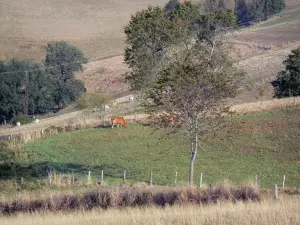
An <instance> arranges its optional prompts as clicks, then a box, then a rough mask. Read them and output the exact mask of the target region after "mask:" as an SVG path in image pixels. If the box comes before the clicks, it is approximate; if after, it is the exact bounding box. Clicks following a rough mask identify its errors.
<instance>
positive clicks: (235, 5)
mask: <svg viewBox="0 0 300 225" xmlns="http://www.w3.org/2000/svg"><path fill="white" fill-rule="evenodd" d="M179 4H180V3H179V1H178V0H170V1H169V2H168V3H167V4H166V6H165V9H167V10H173V9H174V8H176V7H177V6H178V5H179ZM199 4H200V3H199ZM284 8H285V0H206V1H205V2H204V3H203V4H202V9H201V11H202V13H209V12H214V11H216V10H217V9H224V10H232V11H233V12H234V15H235V17H236V22H237V24H238V25H239V26H249V25H251V24H252V23H253V21H260V20H266V19H268V18H269V17H270V16H272V15H274V14H277V13H280V12H281V11H282V10H283V9H284Z"/></svg>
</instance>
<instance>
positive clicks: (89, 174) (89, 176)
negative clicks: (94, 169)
mask: <svg viewBox="0 0 300 225" xmlns="http://www.w3.org/2000/svg"><path fill="white" fill-rule="evenodd" d="M87 184H88V185H90V184H91V171H90V170H89V173H88V178H87Z"/></svg>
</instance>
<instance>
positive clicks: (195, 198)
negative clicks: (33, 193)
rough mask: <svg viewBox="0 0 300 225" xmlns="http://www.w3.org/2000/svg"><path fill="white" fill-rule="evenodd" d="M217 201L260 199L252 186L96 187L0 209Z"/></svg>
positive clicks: (85, 207)
mask: <svg viewBox="0 0 300 225" xmlns="http://www.w3.org/2000/svg"><path fill="white" fill-rule="evenodd" d="M219 201H232V202H237V201H260V192H259V190H258V189H257V188H255V187H253V186H243V187H229V186H216V187H215V188H211V189H210V188H201V189H195V188H166V187H165V188H144V189H134V188H131V189H129V188H119V189H116V190H112V188H110V189H109V190H101V189H100V190H95V191H91V192H87V193H86V194H84V195H83V196H77V195H64V196H59V197H54V198H48V199H45V200H35V201H15V202H12V203H0V213H2V214H13V213H18V212H35V211H70V210H79V209H80V210H90V209H94V208H111V207H136V206H151V205H155V206H160V207H164V206H166V205H180V204H187V203H190V204H210V203H217V202H219Z"/></svg>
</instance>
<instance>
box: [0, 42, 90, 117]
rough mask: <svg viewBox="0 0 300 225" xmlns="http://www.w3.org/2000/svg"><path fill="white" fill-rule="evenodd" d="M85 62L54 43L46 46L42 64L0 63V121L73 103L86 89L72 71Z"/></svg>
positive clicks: (71, 48)
mask: <svg viewBox="0 0 300 225" xmlns="http://www.w3.org/2000/svg"><path fill="white" fill-rule="evenodd" d="M86 61H87V60H86V58H85V57H84V55H83V53H82V52H81V51H80V50H79V49H77V48H76V47H74V46H71V45H69V44H68V43H66V42H55V43H51V44H48V46H47V49H46V59H45V65H43V64H41V63H36V62H31V61H19V60H16V59H12V60H9V61H6V62H0V90H1V92H0V122H2V121H4V120H7V121H9V120H10V119H12V118H13V117H15V116H17V115H22V114H24V115H27V114H29V115H34V114H40V113H47V112H49V111H50V110H51V109H53V108H54V107H56V106H59V107H61V106H64V105H66V104H69V103H71V102H74V101H76V99H77V98H78V97H79V96H80V94H81V93H83V92H84V91H85V88H84V85H83V83H82V82H81V81H79V80H76V79H75V72H77V71H80V70H82V64H83V63H85V62H86ZM45 66H46V69H45Z"/></svg>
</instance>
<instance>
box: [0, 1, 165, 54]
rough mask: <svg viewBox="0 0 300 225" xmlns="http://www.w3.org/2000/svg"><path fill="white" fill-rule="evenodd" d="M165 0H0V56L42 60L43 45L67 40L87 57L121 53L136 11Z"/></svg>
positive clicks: (162, 2) (163, 2)
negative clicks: (132, 16)
mask: <svg viewBox="0 0 300 225" xmlns="http://www.w3.org/2000/svg"><path fill="white" fill-rule="evenodd" d="M165 2H166V1H164V0H143V1H136V0H127V1H123V0H86V1H80V0H65V1H59V0H47V1H46V0H22V1H21V0H15V1H7V0H0V5H1V7H0V24H1V26H0V40H1V41H0V49H1V53H0V60H1V59H2V60H3V59H7V58H12V57H18V58H26V59H35V60H41V59H42V58H43V56H44V50H43V45H45V44H46V43H47V42H49V41H55V40H62V39H63V40H68V41H70V42H71V43H74V44H75V45H77V46H78V47H80V48H81V49H82V50H83V51H84V53H85V54H86V55H87V56H88V57H89V58H94V57H102V56H110V55H115V54H120V53H122V51H123V47H124V43H123V39H124V35H123V27H124V26H125V25H126V24H127V22H128V21H129V19H130V15H131V14H133V13H134V12H135V11H137V10H140V9H143V8H146V7H147V6H148V5H150V4H152V5H157V4H161V5H162V4H165Z"/></svg>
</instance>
